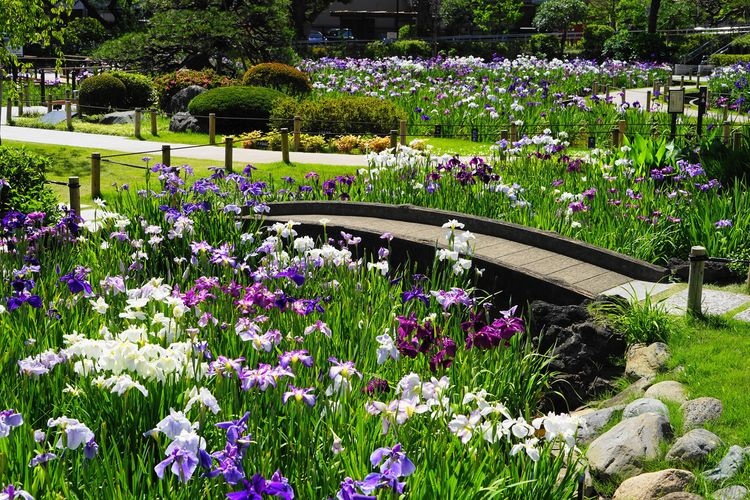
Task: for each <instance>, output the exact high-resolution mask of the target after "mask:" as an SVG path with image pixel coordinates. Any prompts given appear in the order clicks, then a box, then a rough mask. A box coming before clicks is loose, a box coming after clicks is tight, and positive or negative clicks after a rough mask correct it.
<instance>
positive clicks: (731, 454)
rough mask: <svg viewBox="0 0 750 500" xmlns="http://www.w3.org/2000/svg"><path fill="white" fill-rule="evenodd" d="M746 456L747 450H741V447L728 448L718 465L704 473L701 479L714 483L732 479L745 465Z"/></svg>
mask: <svg viewBox="0 0 750 500" xmlns="http://www.w3.org/2000/svg"><path fill="white" fill-rule="evenodd" d="M746 454H747V450H744V449H742V447H741V446H737V445H734V446H732V447H731V448H729V451H728V452H727V454H726V455H724V458H722V459H721V461H720V462H719V465H717V466H716V467H715V468H713V469H711V470H707V471H706V472H704V473H703V477H705V478H706V479H708V480H709V481H714V482H719V481H724V480H726V479H730V478H732V477H734V475H735V474H737V472H738V471H739V470H740V469H742V467H743V466H744V465H745V455H746Z"/></svg>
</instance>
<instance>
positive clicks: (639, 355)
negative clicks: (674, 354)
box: [625, 342, 669, 378]
mask: <svg viewBox="0 0 750 500" xmlns="http://www.w3.org/2000/svg"><path fill="white" fill-rule="evenodd" d="M668 359H669V348H668V347H667V344H665V343H663V342H654V343H653V344H649V345H644V344H634V345H632V346H630V348H629V349H628V351H627V352H626V353H625V375H627V376H628V377H631V378H642V377H645V378H653V377H655V376H656V374H657V373H658V372H659V370H662V369H663V368H664V365H665V364H666V362H667V360H668Z"/></svg>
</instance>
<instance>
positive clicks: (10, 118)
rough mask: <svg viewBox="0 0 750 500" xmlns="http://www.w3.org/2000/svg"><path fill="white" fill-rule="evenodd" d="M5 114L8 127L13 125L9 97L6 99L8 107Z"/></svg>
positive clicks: (11, 103)
mask: <svg viewBox="0 0 750 500" xmlns="http://www.w3.org/2000/svg"><path fill="white" fill-rule="evenodd" d="M5 112H6V113H7V115H6V116H7V118H8V125H13V100H12V99H11V98H10V97H8V105H7V108H6V110H5Z"/></svg>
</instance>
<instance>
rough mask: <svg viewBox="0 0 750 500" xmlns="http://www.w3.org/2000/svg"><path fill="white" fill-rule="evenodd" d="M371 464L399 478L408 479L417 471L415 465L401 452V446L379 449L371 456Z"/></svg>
mask: <svg viewBox="0 0 750 500" xmlns="http://www.w3.org/2000/svg"><path fill="white" fill-rule="evenodd" d="M370 463H371V464H372V466H373V467H377V466H378V465H379V466H380V472H382V473H386V472H388V471H390V472H391V473H393V474H395V475H396V476H397V477H407V476H410V475H412V473H414V471H415V470H416V467H415V466H414V463H413V462H412V461H411V460H409V457H407V456H406V454H405V453H403V452H402V451H401V444H400V443H399V444H396V445H395V446H394V447H393V448H386V447H383V448H378V449H376V450H375V451H373V452H372V453H371V454H370Z"/></svg>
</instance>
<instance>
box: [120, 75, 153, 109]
mask: <svg viewBox="0 0 750 500" xmlns="http://www.w3.org/2000/svg"><path fill="white" fill-rule="evenodd" d="M109 74H110V75H112V76H114V77H115V78H117V79H118V80H120V81H121V82H122V83H123V84H124V85H125V107H126V108H129V109H135V108H148V107H150V106H151V105H152V104H153V103H154V85H153V84H152V83H151V78H149V77H147V76H146V75H141V74H140V73H126V72H124V71H111V72H110V73H109Z"/></svg>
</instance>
